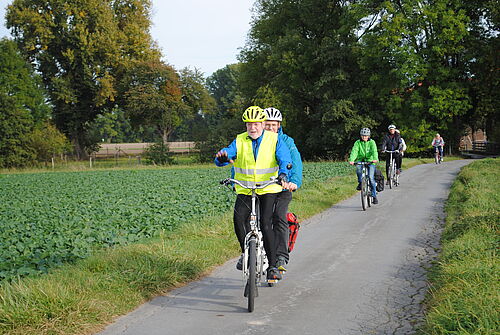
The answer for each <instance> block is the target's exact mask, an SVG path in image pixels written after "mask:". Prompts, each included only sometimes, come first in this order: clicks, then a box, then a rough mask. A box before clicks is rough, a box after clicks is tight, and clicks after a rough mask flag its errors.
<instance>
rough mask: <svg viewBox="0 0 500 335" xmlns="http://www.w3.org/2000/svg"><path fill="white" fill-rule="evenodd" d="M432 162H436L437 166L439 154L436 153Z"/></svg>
mask: <svg viewBox="0 0 500 335" xmlns="http://www.w3.org/2000/svg"><path fill="white" fill-rule="evenodd" d="M434 160H435V161H436V164H439V153H437V152H436V155H435V156H434Z"/></svg>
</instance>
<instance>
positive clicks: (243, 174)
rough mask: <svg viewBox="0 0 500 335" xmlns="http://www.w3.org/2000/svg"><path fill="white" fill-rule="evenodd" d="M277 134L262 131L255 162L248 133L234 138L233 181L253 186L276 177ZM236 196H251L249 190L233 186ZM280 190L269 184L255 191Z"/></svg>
mask: <svg viewBox="0 0 500 335" xmlns="http://www.w3.org/2000/svg"><path fill="white" fill-rule="evenodd" d="M277 144H278V134H276V133H273V132H271V131H264V134H263V135H262V142H260V146H259V153H258V155H257V161H255V158H254V156H253V148H252V139H251V138H250V137H249V136H248V133H247V132H245V133H242V134H239V135H238V136H237V137H236V150H237V153H236V160H235V161H234V179H236V180H238V181H239V182H241V183H242V184H243V185H249V186H251V185H255V184H257V183H260V182H263V181H268V180H269V178H271V177H272V176H275V177H278V170H279V166H278V162H277V161H276V145H277ZM234 186H235V188H236V193H238V194H246V195H250V194H252V191H251V190H248V189H245V188H243V187H241V186H239V185H236V184H235V185H234ZM281 191H282V188H281V186H280V185H278V184H271V185H269V186H267V187H265V188H263V189H258V190H256V192H257V194H266V193H279V192H281Z"/></svg>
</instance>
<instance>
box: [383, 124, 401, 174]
mask: <svg viewBox="0 0 500 335" xmlns="http://www.w3.org/2000/svg"><path fill="white" fill-rule="evenodd" d="M387 129H388V130H389V132H388V133H387V134H385V136H384V139H383V140H382V147H381V149H382V150H381V151H382V152H385V151H398V152H395V153H393V154H392V157H393V158H394V159H395V160H396V173H397V174H400V173H401V159H402V155H401V152H402V151H403V142H402V141H401V135H399V133H397V132H396V126H395V125H393V124H391V125H390V126H389V127H387ZM389 165H391V156H390V155H387V157H386V158H385V174H386V176H387V184H389Z"/></svg>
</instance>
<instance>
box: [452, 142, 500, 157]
mask: <svg viewBox="0 0 500 335" xmlns="http://www.w3.org/2000/svg"><path fill="white" fill-rule="evenodd" d="M460 151H462V153H477V154H484V155H498V154H500V145H498V143H496V142H487V141H472V142H470V143H462V145H461V146H460Z"/></svg>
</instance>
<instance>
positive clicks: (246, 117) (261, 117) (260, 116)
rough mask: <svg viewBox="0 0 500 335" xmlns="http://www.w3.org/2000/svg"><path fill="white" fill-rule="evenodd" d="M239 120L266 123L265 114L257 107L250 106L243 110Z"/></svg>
mask: <svg viewBox="0 0 500 335" xmlns="http://www.w3.org/2000/svg"><path fill="white" fill-rule="evenodd" d="M241 119H242V120H243V122H262V121H266V113H264V110H263V109H262V108H260V107H259V106H250V107H248V108H247V109H246V110H245V112H244V113H243V116H242V117H241Z"/></svg>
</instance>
